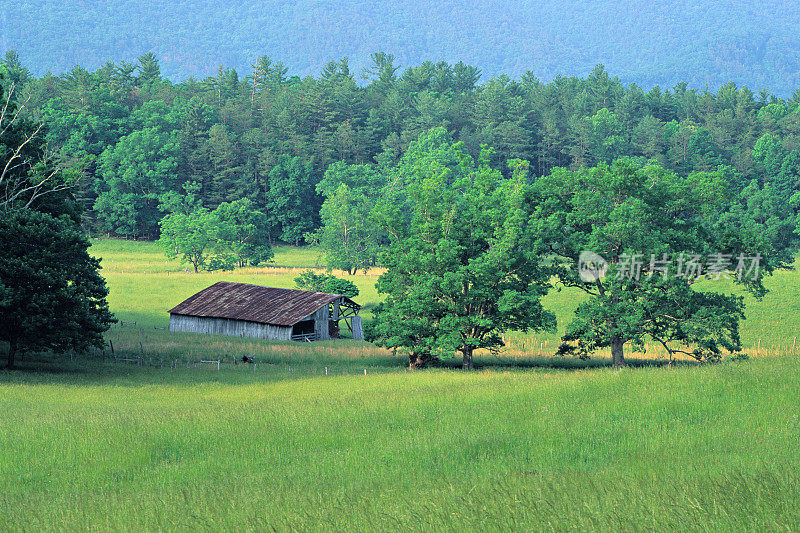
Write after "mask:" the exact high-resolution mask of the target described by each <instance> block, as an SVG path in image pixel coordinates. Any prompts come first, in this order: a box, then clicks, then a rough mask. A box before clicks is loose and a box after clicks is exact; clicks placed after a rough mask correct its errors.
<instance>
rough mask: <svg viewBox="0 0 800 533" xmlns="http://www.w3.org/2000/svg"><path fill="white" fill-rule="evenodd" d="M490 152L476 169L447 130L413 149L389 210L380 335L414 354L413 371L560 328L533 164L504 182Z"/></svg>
mask: <svg viewBox="0 0 800 533" xmlns="http://www.w3.org/2000/svg"><path fill="white" fill-rule="evenodd" d="M489 156H490V154H489V153H488V152H487V151H485V152H484V154H483V156H482V158H481V159H480V160H479V161H477V162H475V161H473V160H472V158H471V157H470V156H469V155H467V154H466V153H464V151H463V150H462V149H461V145H460V143H453V142H452V140H451V139H450V137H449V135H448V134H447V132H446V131H445V129H444V128H434V129H433V130H431V131H429V132H427V133H424V134H423V135H421V136H420V138H419V139H418V140H417V141H415V142H413V143H412V144H411V146H410V147H409V150H408V152H407V153H406V155H405V156H404V157H403V159H402V160H401V161H400V163H399V165H398V166H397V168H395V170H394V174H393V180H392V183H390V184H389V185H388V186H387V188H386V190H385V192H384V198H385V201H384V203H383V204H382V206H381V207H380V211H381V218H382V220H384V221H385V226H386V227H385V229H386V231H387V233H388V234H389V235H390V242H391V244H390V245H389V248H388V250H387V251H386V253H385V254H384V256H383V258H384V259H383V262H384V264H385V266H386V268H387V271H386V273H385V274H383V275H382V276H381V277H380V278H379V279H378V284H377V287H378V290H379V292H381V293H383V294H386V300H385V302H383V303H382V304H381V305H380V306H379V307H378V308H377V310H376V312H375V317H376V318H375V323H374V325H373V326H372V328H371V331H372V333H371V335H372V336H373V337H374V338H375V340H376V342H377V343H378V344H380V345H383V346H387V347H391V348H402V349H405V350H407V351H408V353H409V357H410V363H411V366H412V367H418V366H422V365H424V364H425V363H427V362H428V361H429V360H430V359H431V358H432V357H435V356H437V355H451V354H455V353H456V352H460V353H461V354H462V356H463V367H464V368H465V369H471V368H472V367H473V353H474V351H475V350H476V349H480V348H485V349H493V348H496V347H499V346H502V345H503V341H502V333H503V332H504V331H506V330H509V329H515V330H522V331H525V330H529V329H534V330H540V329H545V328H551V327H553V326H554V325H555V318H554V317H553V315H551V314H550V313H548V312H547V311H545V310H544V308H543V307H542V305H541V302H540V298H541V297H542V296H543V295H544V294H545V293H546V292H547V289H548V279H549V272H548V270H547V269H545V268H543V267H541V266H540V262H539V256H538V253H537V252H538V251H539V250H538V246H537V242H538V237H537V235H536V233H535V232H533V231H532V229H533V228H532V227H531V225H530V214H531V203H530V201H529V200H530V198H529V195H530V189H529V187H528V186H527V185H526V182H525V174H526V173H527V164H526V163H524V162H520V161H516V162H514V170H515V172H514V174H513V176H512V177H511V178H510V179H503V177H502V175H501V174H500V172H498V171H496V170H493V169H491V168H490V167H489V166H488V164H487V161H488V158H489Z"/></svg>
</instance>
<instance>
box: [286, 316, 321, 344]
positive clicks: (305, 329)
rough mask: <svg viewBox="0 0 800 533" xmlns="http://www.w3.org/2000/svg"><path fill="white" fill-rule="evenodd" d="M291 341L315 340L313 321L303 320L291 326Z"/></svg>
mask: <svg viewBox="0 0 800 533" xmlns="http://www.w3.org/2000/svg"><path fill="white" fill-rule="evenodd" d="M292 340H293V341H315V340H317V334H316V333H315V332H314V321H313V320H303V321H302V322H298V323H297V324H295V325H294V326H293V327H292Z"/></svg>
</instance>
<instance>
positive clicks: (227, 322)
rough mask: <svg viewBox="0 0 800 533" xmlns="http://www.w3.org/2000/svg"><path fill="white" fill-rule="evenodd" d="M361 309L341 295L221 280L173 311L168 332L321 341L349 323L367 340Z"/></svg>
mask: <svg viewBox="0 0 800 533" xmlns="http://www.w3.org/2000/svg"><path fill="white" fill-rule="evenodd" d="M360 309H361V307H360V306H359V305H358V304H357V303H355V302H354V301H353V300H351V299H350V298H348V297H347V296H342V295H341V294H327V293H324V292H314V291H300V290H295V289H277V288H274V287H262V286H260V285H250V284H248V283H230V282H227V281H220V282H217V283H215V284H214V285H212V286H210V287H208V288H207V289H203V290H202V291H200V292H198V293H197V294H195V295H194V296H191V297H189V298H187V299H186V300H184V301H183V302H181V303H179V304H178V305H176V306H175V307H173V308H172V309H170V311H169V313H170V316H169V330H170V331H186V332H191V333H212V334H215V335H236V336H238V337H253V338H255V339H275V340H285V341H288V340H293V341H316V340H325V339H331V338H338V337H339V331H340V323H341V322H344V324H345V325H346V326H347V327H348V328H349V329H350V330H351V331H352V333H353V338H355V339H362V338H363V330H362V328H361V317H360V316H358V311H359V310H360Z"/></svg>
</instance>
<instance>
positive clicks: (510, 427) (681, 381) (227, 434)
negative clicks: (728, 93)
mask: <svg viewBox="0 0 800 533" xmlns="http://www.w3.org/2000/svg"><path fill="white" fill-rule="evenodd" d="M92 251H93V253H94V254H95V255H97V256H100V257H102V258H103V265H104V271H103V274H104V275H105V276H106V277H107V279H108V283H109V286H110V288H111V294H110V298H109V301H110V304H111V308H112V311H114V312H115V313H116V314H117V315H118V316H119V318H120V319H122V320H124V321H126V322H127V321H136V325H125V326H121V325H117V326H115V327H114V328H112V330H111V331H110V332H109V333H108V335H107V340H108V341H110V342H111V343H113V344H114V350H115V355H117V356H126V357H128V358H135V359H136V360H137V361H136V362H135V363H122V362H114V361H113V359H112V358H111V353H110V352H111V348H110V345H109V346H108V347H107V348H106V350H105V352H104V353H103V352H100V351H97V352H93V353H91V354H89V355H87V356H81V357H80V358H76V359H75V360H74V361H71V360H70V359H69V358H68V357H65V356H47V355H39V356H33V357H30V356H28V357H26V358H25V359H24V360H23V361H21V364H20V367H21V368H20V369H19V370H16V371H13V372H8V371H0V530H3V531H5V530H9V531H18V530H19V531H39V530H67V531H73V530H93V531H97V530H100V531H106V530H111V531H142V530H156V529H166V530H183V531H195V530H205V531H218V530H245V531H264V530H279V531H285V530H296V529H300V530H336V531H343V530H345V531H349V530H402V531H407V530H416V531H422V530H424V531H440V530H444V531H465V530H487V529H488V530H504V531H505V530H521V531H531V530H535V531H539V530H550V531H568V530H569V531H575V530H577V531H586V530H595V531H607V530H621V531H630V530H634V531H640V530H656V531H662V530H680V531H794V530H797V524H800V506H798V502H800V447H798V446H797V443H798V442H800V418H799V417H800V394H798V390H797V384H798V382H800V365H798V363H800V355H798V350H799V349H800V348H798V347H795V350H792V349H791V346H790V345H787V344H790V343H791V338H792V337H793V336H794V335H795V334H796V332H797V324H798V323H800V321H799V320H798V319H797V312H798V309H797V305H798V304H797V303H796V302H800V299H798V295H797V291H798V289H797V285H798V283H797V281H800V277H798V274H797V273H796V272H789V273H786V272H783V273H780V274H779V275H778V276H776V277H775V278H774V279H772V280H770V285H771V287H772V288H773V289H774V290H773V293H772V294H771V295H770V296H768V297H767V298H766V299H765V300H764V301H763V302H757V303H754V302H751V303H750V306H749V311H748V313H749V315H748V316H749V317H748V320H747V322H746V324H745V328H746V330H745V335H746V337H745V338H746V340H747V342H748V343H749V348H750V350H749V352H750V353H751V354H752V355H753V357H751V358H750V359H749V360H747V361H736V360H730V361H727V362H724V363H722V364H718V365H703V366H699V365H695V364H690V363H681V362H679V363H678V364H676V365H673V366H672V367H669V368H666V367H664V366H655V365H653V364H652V363H654V362H656V363H663V360H661V361H659V358H658V354H657V353H648V354H644V355H639V356H638V357H633V358H631V363H632V364H633V368H630V369H627V370H613V369H611V368H608V366H607V365H608V361H607V360H606V358H605V357H604V356H602V355H601V356H600V357H595V358H593V359H592V360H590V361H588V362H584V361H580V360H578V359H574V358H556V357H552V356H550V355H549V354H551V353H552V351H553V350H554V349H555V346H554V344H555V343H556V342H557V337H556V336H555V335H553V334H548V335H538V336H534V335H532V334H526V335H523V334H509V335H507V341H508V343H509V345H510V347H509V348H508V349H507V350H505V351H504V352H503V353H502V354H501V356H500V357H494V356H491V355H489V354H483V355H482V356H480V357H479V358H478V364H479V367H480V370H479V371H477V372H471V373H464V372H461V371H454V370H451V369H449V368H447V367H445V368H437V369H432V370H427V371H422V372H407V371H406V370H405V364H406V361H405V360H404V359H403V357H402V356H401V355H399V354H398V355H393V354H392V353H391V352H390V351H387V350H383V349H380V348H377V347H373V346H371V345H370V344H369V343H361V342H357V341H353V340H341V341H326V342H319V343H284V342H266V341H257V340H252V339H242V338H236V337H223V336H205V335H193V334H172V333H170V332H168V331H166V330H165V329H160V328H165V327H166V326H167V324H168V314H167V310H168V309H169V308H170V307H172V306H173V305H175V304H176V303H178V302H180V301H181V300H182V299H183V298H185V297H187V296H189V295H190V294H192V293H193V292H195V291H196V290H199V289H200V288H203V287H205V286H207V285H209V284H211V283H213V282H214V281H217V280H221V279H225V280H232V281H247V282H252V283H259V284H263V285H274V286H282V287H291V286H293V281H292V278H293V277H294V276H296V275H297V274H296V273H297V272H299V271H300V270H302V268H301V267H303V266H306V265H314V264H315V258H316V257H317V256H318V253H317V251H316V250H314V249H313V248H304V249H296V248H289V247H287V248H281V249H278V250H277V253H276V261H275V262H276V264H277V265H280V266H275V267H273V266H267V267H264V268H258V269H245V270H243V271H237V272H234V273H215V274H209V273H201V274H194V273H188V272H185V271H184V269H183V268H181V267H180V266H179V265H178V263H177V262H176V261H165V260H164V258H163V256H162V255H161V252H160V250H159V249H158V248H157V247H156V246H155V245H153V244H152V243H133V242H127V241H113V240H99V241H96V242H95V244H94V246H93V249H92ZM377 274H378V273H377V272H371V273H369V275H367V276H364V275H363V274H359V275H357V276H352V277H351V279H353V280H354V282H355V283H356V284H357V285H358V286H359V288H360V289H361V291H362V295H361V296H359V297H358V298H357V300H358V301H359V302H360V303H362V304H364V305H365V306H366V312H367V313H368V312H369V309H370V308H371V306H373V305H374V304H375V303H377V301H378V295H377V294H376V292H375V289H374V282H375V279H376V277H377ZM578 301H579V300H578V298H577V296H576V295H575V294H574V293H571V292H570V291H561V292H557V293H554V294H552V295H550V296H548V298H547V305H548V306H549V307H550V308H551V309H553V310H555V311H556V312H557V314H558V315H559V320H562V322H563V320H566V319H568V318H569V314H570V313H571V312H572V309H573V308H574V306H575V305H576V304H577V302H578ZM561 327H563V323H562V324H561ZM759 338H761V344H762V346H761V349H760V350H759V349H758V344H757V343H758V339H759ZM787 339H788V340H787ZM778 343H782V344H781V346H782V347H781V348H779V347H778ZM242 355H255V358H256V361H257V364H256V365H255V367H254V366H252V365H241V364H233V363H234V361H235V360H237V359H239V358H240V357H241V356H242ZM208 359H213V360H217V359H219V360H221V361H222V363H221V365H220V370H217V366H216V364H209V363H205V364H203V363H199V361H200V360H208ZM139 362H141V366H139ZM452 363H453V364H455V363H456V361H453V362H452Z"/></svg>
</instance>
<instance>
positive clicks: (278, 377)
mask: <svg viewBox="0 0 800 533" xmlns="http://www.w3.org/2000/svg"><path fill="white" fill-rule="evenodd" d="M4 348H5V347H2V346H0V361H4V357H3V356H4V355H5V349H4ZM153 359H154V363H155V364H153V365H152V366H150V364H149V363H150V361H149V360H144V361H143V364H142V366H138V364H135V363H134V364H130V363H125V362H115V361H114V360H113V359H110V358H109V357H107V356H106V357H103V356H101V355H100V353H99V352H98V353H96V354H94V353H92V354H86V355H82V356H76V357H75V358H74V359H70V357H69V356H68V355H55V354H49V353H40V354H26V355H25V356H24V359H22V360H19V361H18V362H17V364H16V365H15V368H14V369H13V370H7V369H0V383H17V384H54V385H67V386H91V385H115V386H124V387H140V386H151V385H157V384H159V383H163V384H185V385H193V384H203V383H220V384H231V385H245V384H250V383H262V384H263V383H274V382H280V381H290V380H298V379H305V378H314V377H323V376H330V377H333V376H347V375H350V376H355V375H363V374H364V372H365V371H366V372H367V374H369V375H370V376H372V375H375V374H396V373H403V372H407V371H408V367H407V361H408V360H407V359H406V358H405V357H401V356H399V355H398V356H396V357H392V356H389V357H369V358H364V359H360V360H343V361H330V360H328V361H313V360H305V359H304V358H302V357H300V358H298V359H297V360H291V361H285V360H284V361H281V362H277V363H276V362H270V361H269V360H268V359H262V360H257V361H256V363H257V365H256V367H255V368H254V367H253V366H252V365H244V364H236V365H234V364H232V363H225V364H223V366H222V368H221V370H217V369H216V367H215V365H201V364H192V365H191V366H189V367H187V363H186V361H183V362H181V363H179V364H178V365H176V366H174V367H172V366H171V361H169V360H166V361H163V363H164V364H163V366H162V365H161V361H162V360H161V359H160V358H159V359H156V358H153ZM627 364H628V366H629V367H630V368H661V367H666V366H670V363H669V361H668V360H665V359H655V358H651V359H646V358H629V359H628V360H627ZM326 365H327V366H326ZM700 365H702V363H699V362H697V361H687V360H676V361H673V362H672V366H675V367H697V366H700ZM611 367H612V365H611V359H610V358H608V357H593V358H591V359H586V360H581V359H578V358H576V357H557V356H551V357H547V356H538V357H525V358H504V357H490V356H479V357H476V360H475V370H476V371H490V372H492V371H494V372H509V371H510V372H515V371H519V372H525V371H544V372H549V371H551V372H574V371H581V370H589V369H598V370H599V369H609V368H611ZM428 368H430V369H440V370H449V371H459V372H460V371H461V359H460V358H459V357H452V358H448V359H445V360H441V361H438V362H437V363H436V364H433V365H431V366H429V367H428ZM417 372H425V370H421V371H417Z"/></svg>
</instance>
